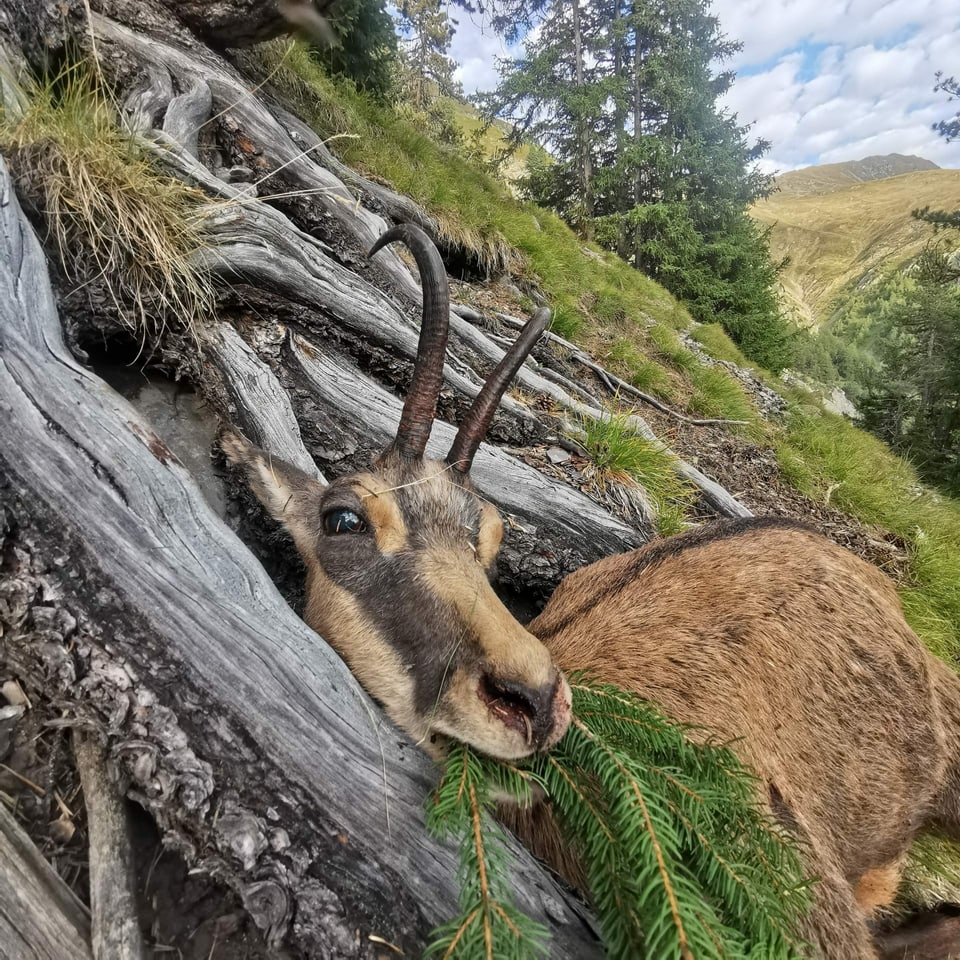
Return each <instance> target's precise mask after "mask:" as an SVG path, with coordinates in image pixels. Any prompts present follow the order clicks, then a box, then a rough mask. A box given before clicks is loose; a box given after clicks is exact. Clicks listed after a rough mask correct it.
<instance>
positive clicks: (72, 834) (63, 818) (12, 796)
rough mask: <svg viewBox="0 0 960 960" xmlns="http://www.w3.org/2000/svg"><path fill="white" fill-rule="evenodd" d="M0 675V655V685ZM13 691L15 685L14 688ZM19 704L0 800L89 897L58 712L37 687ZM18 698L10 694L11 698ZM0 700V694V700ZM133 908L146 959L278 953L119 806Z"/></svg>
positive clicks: (71, 768)
mask: <svg viewBox="0 0 960 960" xmlns="http://www.w3.org/2000/svg"><path fill="white" fill-rule="evenodd" d="M10 679H11V678H10V677H9V676H8V675H5V674H4V672H3V668H2V661H0V684H3V683H4V682H6V681H9V680H10ZM21 689H22V688H21ZM23 692H24V693H25V694H26V696H27V699H28V701H29V708H28V709H27V710H26V712H25V713H24V714H23V715H22V716H21V717H20V718H19V720H18V721H17V722H16V723H15V724H13V725H11V724H5V725H4V724H0V802H2V803H4V804H5V805H6V806H7V808H8V809H9V810H10V811H11V812H12V813H13V815H14V816H15V817H16V819H17V821H18V822H19V823H20V825H21V826H22V827H23V828H24V829H25V830H26V831H27V833H28V834H29V835H30V837H31V839H32V840H33V842H34V843H35V844H36V846H37V848H38V850H39V851H40V852H41V853H42V854H43V855H44V857H46V859H47V860H48V861H49V863H50V864H51V865H52V866H53V868H54V869H55V870H56V871H57V873H58V874H59V875H60V877H61V878H62V879H63V880H64V881H65V882H66V884H67V885H68V886H69V887H70V889H71V890H73V892H74V893H75V894H76V895H77V897H78V898H79V899H80V900H81V901H82V902H83V903H84V904H87V905H89V902H90V899H89V898H90V887H89V883H90V877H89V870H88V865H87V852H86V851H87V846H88V836H87V816H86V810H85V809H84V804H83V793H82V791H81V789H80V777H79V775H78V773H77V769H76V765H75V763H74V759H73V751H72V748H71V734H70V730H69V728H68V727H65V726H63V725H62V721H63V711H62V710H60V709H59V708H58V706H57V704H56V703H54V702H51V701H50V700H49V699H47V698H45V697H44V695H43V691H40V690H31V689H29V688H28V689H26V690H24V691H23ZM15 699H17V700H19V699H20V698H19V697H15ZM6 704H7V699H6V698H5V697H4V696H2V695H0V707H2V706H4V705H6ZM127 807H128V812H129V817H130V824H131V837H132V841H133V852H134V862H135V864H136V867H137V876H136V890H137V895H138V898H139V906H138V913H139V918H140V926H141V930H142V932H143V936H144V941H145V943H146V944H147V948H148V949H147V958H148V960H152V958H156V960H160V958H164V960H170V958H175V960H266V958H272V960H280V958H282V957H283V956H285V955H284V954H283V953H282V952H281V951H277V950H271V949H270V948H268V947H267V946H266V944H265V943H264V940H263V937H262V936H261V934H260V931H259V930H257V928H256V926H255V925H254V924H253V922H252V921H251V920H250V919H249V917H248V916H247V914H246V912H245V911H244V910H243V907H242V905H241V904H240V902H239V901H238V900H237V898H236V897H235V896H234V895H233V894H232V893H231V892H230V891H228V890H227V889H226V888H225V887H223V886H222V885H220V884H218V883H217V882H216V881H215V880H214V879H213V878H211V877H207V876H203V875H197V874H190V873H188V871H187V866H186V864H185V863H184V861H183V859H182V858H181V857H180V856H179V855H178V854H177V853H175V852H174V851H172V850H167V849H165V848H164V846H163V844H162V842H161V838H160V834H159V833H158V831H157V828H156V825H155V824H154V822H153V820H152V819H151V817H150V816H149V815H148V814H146V813H145V812H144V811H143V810H142V809H141V808H140V807H139V806H137V804H135V803H132V802H128V804H127Z"/></svg>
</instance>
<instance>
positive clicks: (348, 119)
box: [269, 47, 960, 663]
mask: <svg viewBox="0 0 960 960" xmlns="http://www.w3.org/2000/svg"><path fill="white" fill-rule="evenodd" d="M271 49H272V50H273V51H274V54H276V55H277V56H278V55H279V54H278V51H279V50H280V48H277V47H273V48H271ZM269 65H270V66H271V67H276V66H277V61H276V59H274V60H273V61H272V62H271V63H270V64H269ZM274 82H275V83H278V84H279V85H280V86H281V87H282V88H283V89H284V90H285V91H286V92H287V93H288V94H291V95H292V96H293V98H294V101H295V102H296V103H297V105H298V109H300V110H301V112H302V113H303V115H304V117H305V119H307V120H308V121H311V122H313V123H314V124H316V126H317V129H318V130H319V131H320V132H321V133H322V134H324V135H332V134H338V133H351V134H355V135H357V136H356V139H341V140H337V141H334V142H332V143H331V147H332V148H333V149H335V150H336V151H337V152H338V153H339V154H340V156H341V157H342V158H343V159H344V160H345V161H346V162H348V163H350V164H352V165H354V166H356V167H357V168H358V169H361V170H363V171H364V172H366V173H368V174H370V175H373V176H377V177H380V178H383V179H385V180H388V181H390V182H391V183H392V184H393V185H394V186H395V187H396V188H397V189H398V190H400V191H402V192H404V193H406V194H408V195H410V196H412V197H414V198H415V199H416V200H418V201H419V202H420V203H422V204H423V205H424V206H425V207H427V208H428V209H429V210H430V212H431V213H433V214H434V215H436V216H437V217H439V219H440V221H441V223H442V224H443V225H444V227H443V228H444V229H445V230H446V231H447V232H448V233H449V234H450V235H451V236H454V237H458V238H459V239H460V240H461V241H462V240H463V239H464V238H467V239H470V238H472V239H473V241H474V242H476V243H478V244H480V245H482V246H485V247H491V246H493V245H497V244H506V245H509V246H512V247H513V248H515V249H516V250H517V251H519V252H520V253H521V254H522V260H523V264H522V267H521V272H522V273H525V274H526V275H527V276H529V277H531V278H534V279H536V280H537V281H538V282H539V284H540V286H541V288H542V289H543V290H544V292H545V293H546V294H547V296H548V297H549V298H550V300H551V304H552V305H553V306H555V308H556V310H557V313H558V315H559V320H560V324H559V326H560V329H561V330H562V331H563V332H565V333H566V334H567V335H570V336H573V337H575V338H576V339H578V340H579V341H580V342H582V343H584V345H585V346H587V347H589V348H590V349H593V350H594V351H595V352H596V353H598V354H599V355H600V356H602V357H603V358H604V359H605V360H606V361H607V362H608V363H610V364H611V367H612V368H613V369H615V370H616V372H618V373H620V374H621V375H623V376H624V378H625V379H630V380H632V381H634V382H635V383H636V384H637V386H641V387H642V388H644V389H649V390H651V391H652V392H654V393H657V394H658V395H660V396H662V397H664V398H667V399H670V400H672V401H673V402H675V403H679V404H681V405H684V406H686V407H687V409H691V410H694V411H704V412H707V413H709V415H713V416H728V417H731V418H739V415H740V414H742V413H743V412H744V408H745V405H746V400H745V398H744V395H743V393H742V391H740V390H739V388H738V387H735V386H733V387H732V386H731V384H732V383H733V381H732V379H731V378H730V377H727V376H726V375H724V374H722V373H719V372H717V371H715V370H713V369H708V368H705V367H703V366H702V365H700V364H699V363H698V362H697V361H696V359H695V358H694V357H693V356H692V354H690V353H689V352H688V351H686V350H685V349H684V348H683V347H682V345H681V344H680V342H679V340H678V338H677V336H676V333H675V331H676V330H677V329H681V328H685V327H687V326H688V325H689V324H690V318H689V315H688V314H687V312H686V310H685V309H684V308H683V307H682V305H680V304H678V303H677V301H676V300H674V298H673V297H672V296H671V295H670V294H669V293H667V292H666V291H665V290H663V289H662V288H661V287H659V286H658V285H657V284H656V283H654V282H653V281H652V280H650V279H649V278H647V277H644V276H642V275H641V274H639V273H637V272H636V271H634V270H633V269H631V268H630V267H629V266H627V265H626V264H624V263H622V262H620V261H618V260H616V259H615V258H614V257H611V256H609V255H607V254H601V253H600V252H599V251H597V250H595V249H592V248H586V247H585V245H584V244H583V243H582V242H581V241H580V240H578V239H577V238H576V237H575V236H574V234H573V233H572V232H571V231H570V230H569V229H568V228H567V227H566V226H565V225H564V224H563V223H562V222H561V221H560V220H559V218H558V217H556V216H554V215H553V214H552V213H549V212H547V211H544V210H542V209H540V208H538V207H535V206H533V205H530V204H521V203H518V202H517V201H516V200H515V199H513V198H512V197H511V196H510V195H509V193H508V192H507V191H506V190H505V189H504V188H503V186H502V185H500V184H499V183H497V182H496V181H495V180H493V179H492V178H491V177H489V176H488V175H486V174H485V173H483V172H481V171H479V170H477V169H476V168H475V167H472V166H470V165H469V164H467V163H465V162H463V161H462V160H461V159H460V158H458V157H457V156H456V155H455V154H454V153H452V152H450V151H448V150H445V149H444V148H442V147H439V146H437V145H436V144H435V143H433V142H432V141H431V140H429V139H428V138H426V137H425V136H423V135H422V134H421V133H419V132H418V131H415V130H413V129H411V128H410V127H409V126H407V125H406V124H404V123H403V122H401V121H399V120H398V119H397V117H396V116H395V115H394V114H392V113H391V112H390V111H388V110H385V109H383V108H380V107H377V106H375V105H373V104H371V103H369V102H368V101H367V100H365V99H364V98H362V97H359V96H358V95H357V94H356V93H355V92H354V91H353V90H352V89H351V88H349V87H347V86H344V85H342V84H333V83H331V81H330V80H329V79H328V78H327V77H326V76H325V75H324V74H323V73H322V72H321V71H319V70H318V69H317V68H316V67H315V66H314V65H313V64H312V63H311V62H310V61H309V59H308V58H307V57H306V56H305V55H303V53H302V51H300V50H299V49H298V48H295V49H294V50H293V52H292V53H290V54H288V55H287V58H286V60H285V61H284V64H283V66H281V67H280V68H279V70H278V72H277V74H276V75H275V77H274ZM943 172H944V173H947V174H951V173H953V171H943ZM897 179H902V178H897ZM958 183H960V180H958ZM866 186H870V184H867V185H866ZM841 193H845V191H841ZM941 197H942V195H941ZM910 202H911V203H912V202H915V198H914V199H913V200H911V201H910ZM937 202H938V203H939V202H940V200H938V201H937ZM958 205H960V200H958ZM651 321H653V324H652V325H651ZM694 334H695V336H697V338H698V339H700V340H701V341H702V342H703V343H704V345H705V347H706V348H707V349H708V351H709V352H711V353H712V354H713V355H714V356H717V357H719V358H722V359H726V360H731V361H734V362H739V363H741V365H743V366H749V364H748V363H747V361H746V360H745V359H744V358H743V357H742V356H741V355H740V353H739V351H738V350H737V348H736V347H735V346H734V344H733V343H732V342H731V341H730V339H729V338H728V337H727V336H726V334H725V333H724V332H723V331H722V329H721V328H719V327H718V326H717V325H714V324H711V325H708V326H705V327H699V328H697V329H696V330H695V331H694ZM704 371H706V373H705V372H704ZM714 381H716V382H714ZM774 385H775V386H779V389H781V391H782V392H784V393H785V394H787V395H789V396H790V397H791V400H792V404H791V413H790V416H789V419H788V424H787V427H786V428H785V429H782V430H781V429H779V428H770V436H769V437H768V438H767V439H768V440H769V442H771V443H772V444H773V445H774V446H775V447H776V450H777V454H778V458H779V460H780V463H781V466H782V468H783V471H784V475H785V476H786V478H787V479H788V480H790V481H791V482H792V483H793V484H794V485H795V486H796V487H797V488H798V489H800V490H801V491H803V492H804V493H807V494H810V495H812V496H814V497H817V498H821V499H823V498H828V497H829V498H830V499H831V501H832V502H833V503H836V504H839V505H841V506H842V507H844V508H845V509H848V510H849V511H850V512H851V513H852V514H854V515H855V516H857V517H859V518H861V519H862V520H864V521H865V522H867V523H875V524H878V525H881V526H883V527H886V528H888V529H890V530H892V531H894V532H896V533H898V534H899V535H900V536H902V537H903V538H904V540H905V541H906V542H907V544H908V545H909V549H910V551H911V555H912V560H913V563H912V574H913V582H912V583H911V584H909V585H908V586H907V587H906V588H905V589H904V590H903V591H902V595H903V599H904V604H905V607H906V609H907V613H908V616H909V618H910V620H911V622H912V624H913V625H914V627H915V628H916V629H917V630H918V631H919V632H920V633H921V635H922V636H923V637H924V640H925V641H926V642H927V643H928V644H929V646H930V647H931V648H932V649H934V650H936V651H937V652H938V653H940V654H941V655H942V656H944V657H945V658H946V659H948V660H951V661H953V662H954V663H960V504H957V503H955V502H953V501H949V500H946V499H945V498H941V497H938V496H936V495H934V494H932V493H930V492H929V491H925V490H924V489H923V488H922V487H921V486H920V485H919V483H918V482H917V479H916V475H915V473H914V472H913V470H912V468H911V467H910V466H909V465H908V464H906V463H905V462H904V461H903V460H901V459H899V458H898V457H896V456H894V455H893V454H892V453H891V452H890V451H889V449H887V448H886V447H885V446H884V445H883V444H882V443H880V442H879V441H877V440H875V439H874V438H872V437H871V436H869V435H868V434H866V433H864V432H862V431H860V430H858V429H857V428H855V427H854V426H852V425H851V424H850V423H848V422H847V421H845V420H843V419H842V418H840V417H835V416H832V415H829V414H825V413H824V412H823V411H822V409H821V408H820V407H819V406H817V405H816V404H815V402H814V401H813V400H812V399H811V398H810V397H809V396H808V395H805V394H802V393H797V392H794V393H792V394H791V393H790V391H789V388H787V387H785V386H784V385H782V384H779V385H778V384H774Z"/></svg>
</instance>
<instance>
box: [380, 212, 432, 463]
mask: <svg viewBox="0 0 960 960" xmlns="http://www.w3.org/2000/svg"><path fill="white" fill-rule="evenodd" d="M395 240H402V241H403V242H404V243H405V244H406V245H407V247H409V248H410V252H411V253H412V254H413V259H414V260H416V261H417V268H418V269H419V270H420V286H421V287H422V289H423V319H422V321H421V322H420V344H419V346H418V347H417V359H416V362H415V363H414V365H413V378H412V379H411V381H410V389H409V390H408V391H407V399H406V400H405V401H404V404H403V413H402V414H401V415H400V426H399V427H397V437H396V440H394V442H393V446H394V448H395V449H396V450H398V451H399V452H400V453H401V454H402V455H403V456H405V457H410V458H411V459H417V458H419V457H422V456H423V451H424V450H426V448H427V440H429V438H430V429H431V427H432V426H433V418H434V417H435V416H436V414H437V397H439V396H440V387H441V386H442V385H443V361H444V359H445V357H446V353H447V328H448V326H449V323H450V290H449V287H448V286H447V271H446V269H445V267H444V266H443V261H442V260H441V259H440V254H439V252H438V251H437V248H436V247H435V246H434V244H433V241H432V240H431V239H430V237H428V236H427V234H426V233H424V232H423V230H421V229H420V227H418V226H416V224H413V223H400V224H398V225H397V226H395V227H391V228H390V229H389V230H388V231H387V232H386V233H385V234H383V236H382V237H380V239H379V240H377V242H376V243H375V244H374V245H373V246H372V247H371V248H370V252H369V253H368V254H367V256H368V257H372V256H373V255H374V254H375V253H377V251H379V250H382V249H383V248H384V247H385V246H386V245H387V244H388V243H393V242H394V241H395Z"/></svg>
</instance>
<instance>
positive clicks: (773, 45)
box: [452, 0, 960, 171]
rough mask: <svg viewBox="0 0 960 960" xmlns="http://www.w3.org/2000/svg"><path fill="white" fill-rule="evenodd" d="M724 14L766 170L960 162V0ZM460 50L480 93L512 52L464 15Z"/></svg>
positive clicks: (790, 2)
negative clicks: (948, 133) (941, 126)
mask: <svg viewBox="0 0 960 960" xmlns="http://www.w3.org/2000/svg"><path fill="white" fill-rule="evenodd" d="M713 12H714V13H715V14H716V15H717V16H718V17H719V19H720V24H721V28H722V29H723V30H724V32H725V33H726V34H727V35H728V36H729V37H731V38H732V39H738V40H741V41H742V42H743V50H742V51H741V53H739V54H738V55H737V56H736V57H735V58H734V60H733V61H732V62H731V65H732V66H733V67H734V68H735V69H736V70H737V71H738V73H739V77H738V79H737V81H736V82H735V83H734V85H733V87H732V89H731V90H730V91H729V92H728V94H727V96H726V99H725V103H726V105H727V106H729V107H730V108H731V109H732V110H735V111H736V112H737V114H738V115H739V116H740V119H741V121H743V122H745V123H746V122H752V123H754V124H755V126H754V127H753V133H754V135H755V136H757V137H763V138H764V139H766V140H769V141H771V143H772V147H771V150H770V153H769V155H768V156H767V157H766V158H764V160H763V161H762V162H761V167H762V168H763V169H765V170H771V171H772V170H775V169H779V170H788V169H793V168H794V167H798V166H804V165H806V164H810V163H832V162H835V161H840V160H854V159H859V158H860V157H864V156H868V155H870V154H872V153H906V154H917V155H920V156H923V157H926V158H927V159H928V160H933V161H934V162H935V163H938V164H940V165H941V166H952V167H956V166H960V144H957V143H953V144H947V143H946V142H945V141H944V140H942V139H941V138H939V137H938V136H937V135H936V134H935V133H934V132H933V131H932V130H931V124H932V123H934V122H935V121H937V120H941V119H945V118H946V117H947V116H949V115H952V114H953V112H954V111H955V110H956V104H950V103H948V101H947V98H946V97H945V96H944V95H943V94H942V93H941V94H935V93H933V84H934V73H935V72H936V71H937V70H944V71H946V72H947V73H955V72H956V70H957V66H956V56H957V53H956V52H957V50H960V4H958V3H957V0H887V2H882V0H715V2H714V4H713ZM452 55H453V56H454V59H456V60H457V62H458V63H459V64H460V65H461V66H460V71H459V72H458V78H459V79H460V80H461V81H462V82H463V85H464V88H465V89H466V90H467V92H468V93H469V92H472V91H473V90H476V89H490V88H491V87H492V86H493V85H494V84H495V83H496V80H497V73H496V57H497V56H506V55H507V51H506V49H505V48H504V46H503V44H502V42H501V41H500V40H499V39H498V38H496V37H495V36H494V35H493V33H492V31H491V30H490V29H489V28H487V29H486V30H485V31H484V30H483V29H482V28H481V27H480V26H479V24H478V23H477V22H475V21H474V20H473V19H472V18H470V17H468V16H467V15H465V14H464V15H462V16H461V23H460V27H459V29H458V31H457V37H456V39H455V40H454V45H453V51H452Z"/></svg>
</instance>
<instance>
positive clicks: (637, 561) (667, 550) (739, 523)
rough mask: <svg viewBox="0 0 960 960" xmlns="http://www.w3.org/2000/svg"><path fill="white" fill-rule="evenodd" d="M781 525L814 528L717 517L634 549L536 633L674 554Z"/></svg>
mask: <svg viewBox="0 0 960 960" xmlns="http://www.w3.org/2000/svg"><path fill="white" fill-rule="evenodd" d="M767 529H783V530H805V531H807V532H808V533H813V532H815V531H814V530H813V528H812V527H811V526H809V525H808V524H805V523H801V522H799V521H796V520H791V519H789V518H786V517H772V516H767V517H740V518H737V519H735V520H720V521H717V522H716V523H710V524H707V525H705V526H703V527H698V528H697V529H696V530H690V531H688V532H687V533H681V534H679V535H678V536H675V537H670V538H669V539H668V540H664V541H662V542H660V543H655V544H650V545H649V546H646V547H640V549H638V550H635V551H634V552H633V555H632V558H631V560H630V562H629V563H627V564H626V565H625V566H624V567H623V568H622V569H621V571H620V573H619V574H618V575H617V576H616V577H613V578H612V579H610V580H608V581H607V582H606V583H604V584H602V585H601V586H599V587H598V589H597V590H596V591H595V592H594V593H592V594H590V595H589V596H586V597H584V598H583V601H582V602H581V604H580V606H579V607H577V608H576V609H575V610H574V611H572V612H571V613H568V614H567V615H566V616H565V617H563V618H562V619H560V620H558V621H557V622H556V623H554V624H552V625H550V626H548V627H546V628H545V629H544V630H538V631H537V636H538V637H539V638H540V639H541V640H547V639H549V638H550V637H553V636H556V635H557V634H558V633H561V632H562V631H563V630H566V628H567V627H569V626H570V624H572V623H574V622H575V621H577V620H580V619H581V618H582V617H585V616H586V615H587V614H588V613H589V612H590V611H591V610H593V609H594V607H596V606H597V605H598V604H600V603H602V602H603V601H604V600H608V599H610V598H611V597H614V596H616V595H617V594H618V593H621V592H622V591H623V590H625V589H626V588H627V587H628V586H630V584H632V583H633V582H634V581H635V580H636V579H637V578H638V577H639V576H640V575H641V574H642V573H643V572H644V571H645V570H648V569H650V568H651V567H654V566H659V565H660V564H662V563H664V562H665V561H666V560H669V559H671V558H672V557H676V556H678V555H679V554H681V553H684V552H686V551H688V550H694V549H697V548H699V547H704V546H706V545H707V544H710V543H716V542H717V541H719V540H730V539H733V538H734V537H740V536H743V535H744V534H746V533H752V532H753V531H754V530H767Z"/></svg>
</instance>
